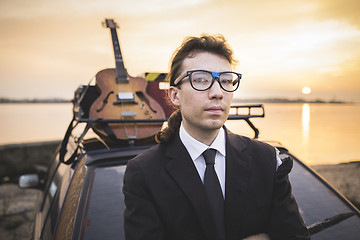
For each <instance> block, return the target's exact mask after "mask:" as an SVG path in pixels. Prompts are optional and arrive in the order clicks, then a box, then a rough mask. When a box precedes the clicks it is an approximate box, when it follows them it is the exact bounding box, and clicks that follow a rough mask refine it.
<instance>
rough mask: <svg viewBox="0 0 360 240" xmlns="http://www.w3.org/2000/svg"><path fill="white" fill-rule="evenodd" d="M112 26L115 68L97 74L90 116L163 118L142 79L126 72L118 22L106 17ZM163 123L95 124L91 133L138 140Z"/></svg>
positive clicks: (159, 107)
mask: <svg viewBox="0 0 360 240" xmlns="http://www.w3.org/2000/svg"><path fill="white" fill-rule="evenodd" d="M105 23H106V26H107V27H108V28H110V29H111V36H112V40H113V47H114V55H115V64H116V69H104V70H101V71H100V72H98V73H97V74H96V87H97V89H98V90H99V92H100V96H99V97H98V98H97V99H96V100H95V101H94V103H93V104H92V105H91V107H90V112H89V117H90V118H91V119H99V118H101V119H111V120H113V119H123V120H146V119H164V118H165V114H164V111H163V109H162V107H161V106H160V105H159V103H158V102H157V101H155V100H154V99H153V98H151V97H150V96H149V95H148V94H147V93H146V86H147V81H146V80H145V79H144V78H138V77H131V76H129V75H128V74H127V71H126V69H125V67H124V63H123V60H122V55H121V51H120V46H119V41H118V38H117V33H116V28H117V25H116V23H115V22H114V21H113V20H112V19H106V20H105ZM161 127H162V123H161V122H160V123H156V122H153V123H150V122H149V123H146V122H145V123H108V125H106V124H105V125H104V124H100V123H96V124H94V126H93V130H94V132H96V133H97V134H98V135H99V136H100V137H103V138H105V139H112V140H114V138H116V139H117V140H118V139H119V140H139V139H147V138H151V137H153V136H154V134H155V133H156V132H157V131H158V130H160V129H161Z"/></svg>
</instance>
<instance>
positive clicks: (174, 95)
mask: <svg viewBox="0 0 360 240" xmlns="http://www.w3.org/2000/svg"><path fill="white" fill-rule="evenodd" d="M179 91H180V89H179V88H177V87H173V86H170V88H169V89H168V96H169V98H170V100H171V102H172V103H173V104H174V105H175V106H180V101H179Z"/></svg>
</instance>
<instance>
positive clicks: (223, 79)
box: [174, 70, 242, 92]
mask: <svg viewBox="0 0 360 240" xmlns="http://www.w3.org/2000/svg"><path fill="white" fill-rule="evenodd" d="M241 76H242V75H241V74H240V73H236V72H230V71H228V72H210V71H206V70H193V71H187V72H186V75H185V76H184V77H182V78H181V79H180V80H179V81H177V80H175V81H174V86H176V85H178V84H179V83H180V82H181V81H182V80H184V79H185V78H186V77H189V81H190V84H191V87H192V88H193V89H195V90H197V91H206V90H208V89H209V88H211V86H212V85H213V84H214V82H215V79H217V81H218V82H219V85H220V87H221V88H222V89H223V90H224V91H226V92H234V91H235V90H236V89H238V87H239V84H240V79H241Z"/></svg>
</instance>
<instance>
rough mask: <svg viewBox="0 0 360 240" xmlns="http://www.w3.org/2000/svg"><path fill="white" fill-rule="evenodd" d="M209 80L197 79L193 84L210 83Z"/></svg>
mask: <svg viewBox="0 0 360 240" xmlns="http://www.w3.org/2000/svg"><path fill="white" fill-rule="evenodd" d="M208 81H209V80H207V79H205V78H195V79H193V82H194V83H206V82H208Z"/></svg>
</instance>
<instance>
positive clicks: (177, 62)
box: [167, 34, 237, 86]
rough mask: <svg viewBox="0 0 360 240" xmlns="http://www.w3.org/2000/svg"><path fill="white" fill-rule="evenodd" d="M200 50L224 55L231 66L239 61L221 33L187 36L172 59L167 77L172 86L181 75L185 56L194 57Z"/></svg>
mask: <svg viewBox="0 0 360 240" xmlns="http://www.w3.org/2000/svg"><path fill="white" fill-rule="evenodd" d="M199 52H210V53H213V54H216V55H219V56H223V57H225V58H226V59H227V60H228V61H229V63H230V65H231V66H234V65H235V64H236V63H237V61H236V60H235V59H234V57H233V50H232V49H231V48H230V46H229V45H228V44H227V42H226V39H225V38H224V36H222V35H220V34H218V35H206V34H203V35H201V36H200V37H187V38H185V39H184V41H183V43H182V44H181V46H180V47H179V48H178V49H176V51H175V52H174V54H173V56H172V59H171V61H170V62H171V65H170V71H169V74H168V75H167V79H168V81H169V82H170V85H171V86H174V81H175V80H176V79H177V78H178V77H179V76H180V74H181V70H182V64H183V62H184V60H185V58H187V57H194V56H195V55H196V54H197V53H199Z"/></svg>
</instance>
